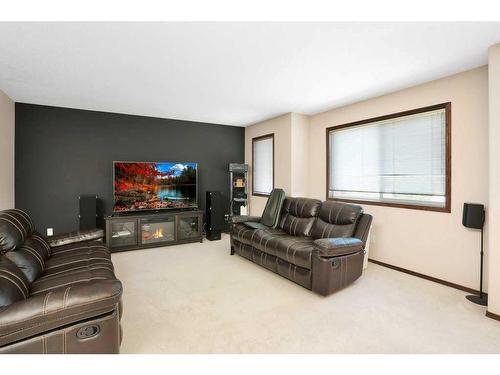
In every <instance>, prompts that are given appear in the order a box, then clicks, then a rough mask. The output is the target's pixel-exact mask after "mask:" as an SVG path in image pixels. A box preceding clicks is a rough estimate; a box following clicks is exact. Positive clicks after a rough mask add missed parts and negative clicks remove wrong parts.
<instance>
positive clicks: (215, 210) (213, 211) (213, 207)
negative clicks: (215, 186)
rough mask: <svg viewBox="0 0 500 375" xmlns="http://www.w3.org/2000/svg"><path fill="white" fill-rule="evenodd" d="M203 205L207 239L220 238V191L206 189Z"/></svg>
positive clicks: (221, 215) (221, 218) (221, 216)
mask: <svg viewBox="0 0 500 375" xmlns="http://www.w3.org/2000/svg"><path fill="white" fill-rule="evenodd" d="M205 206H206V207H205V210H206V213H205V217H206V220H207V240H209V241H215V240H220V238H221V230H222V222H223V214H222V197H221V193H220V191H207V196H206V203H205Z"/></svg>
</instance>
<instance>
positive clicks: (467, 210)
mask: <svg viewBox="0 0 500 375" xmlns="http://www.w3.org/2000/svg"><path fill="white" fill-rule="evenodd" d="M462 224H463V226H464V227H467V228H472V229H482V228H483V225H484V204H476V203H464V210H463V214H462Z"/></svg>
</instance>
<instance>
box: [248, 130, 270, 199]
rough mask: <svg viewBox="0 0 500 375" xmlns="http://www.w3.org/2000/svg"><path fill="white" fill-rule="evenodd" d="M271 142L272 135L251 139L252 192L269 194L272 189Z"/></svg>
mask: <svg viewBox="0 0 500 375" xmlns="http://www.w3.org/2000/svg"><path fill="white" fill-rule="evenodd" d="M273 143H274V137H273V136H272V135H271V136H268V137H265V138H259V139H254V140H253V166H252V167H253V193H254V194H269V193H270V192H271V190H273V183H274V182H273V174H274V171H273V152H274V150H273Z"/></svg>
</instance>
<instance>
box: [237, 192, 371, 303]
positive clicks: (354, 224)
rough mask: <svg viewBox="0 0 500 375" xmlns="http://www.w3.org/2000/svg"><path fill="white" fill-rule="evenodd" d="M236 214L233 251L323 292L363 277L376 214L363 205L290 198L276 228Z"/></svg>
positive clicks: (326, 293) (285, 203) (282, 210)
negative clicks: (253, 225) (254, 225)
mask: <svg viewBox="0 0 500 375" xmlns="http://www.w3.org/2000/svg"><path fill="white" fill-rule="evenodd" d="M249 220H251V221H259V220H260V218H258V217H251V216H247V217H245V216H241V217H234V218H233V225H232V229H231V254H233V253H234V252H236V253H237V254H239V255H241V256H243V257H245V258H247V259H249V260H251V261H253V262H254V263H257V264H259V265H261V266H263V267H265V268H267V269H269V270H271V271H273V272H276V273H278V274H279V275H281V276H284V277H286V278H288V279H290V280H292V281H294V282H296V283H297V284H300V285H302V286H303V287H305V288H307V289H311V290H312V291H313V292H316V293H318V294H321V295H329V294H331V293H333V292H335V291H337V290H339V289H341V288H343V287H344V286H346V285H348V284H350V283H352V282H353V281H354V280H356V279H357V278H358V277H360V276H361V273H362V271H363V260H364V256H365V245H366V240H367V237H368V232H369V230H370V224H371V221H372V217H371V216H370V215H367V214H364V213H363V209H362V208H361V207H360V206H356V205H352V204H345V203H340V202H335V201H326V202H321V201H319V200H317V199H308V198H290V197H287V198H286V199H285V201H284V202H283V206H282V209H281V215H280V219H279V222H278V225H277V226H276V228H262V227H260V228H256V229H255V228H251V226H249V225H245V224H244V222H248V221H249Z"/></svg>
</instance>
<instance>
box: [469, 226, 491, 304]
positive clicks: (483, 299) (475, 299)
mask: <svg viewBox="0 0 500 375" xmlns="http://www.w3.org/2000/svg"><path fill="white" fill-rule="evenodd" d="M483 255H484V253H483V228H481V271H480V281H479V295H475V294H470V295H468V296H465V298H467V299H468V300H469V301H471V302H472V303H475V304H477V305H481V306H488V296H487V295H486V294H485V293H483Z"/></svg>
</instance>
